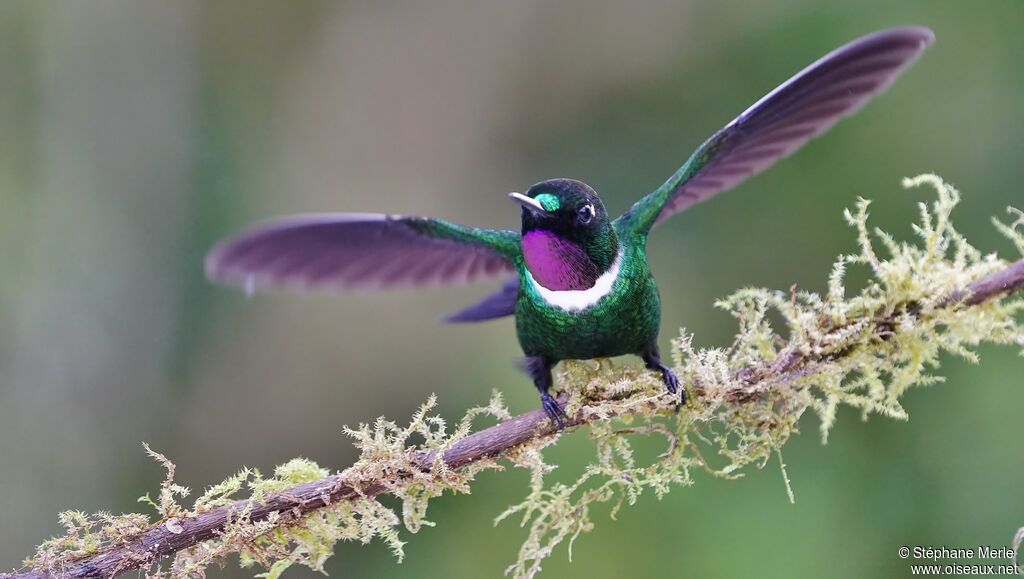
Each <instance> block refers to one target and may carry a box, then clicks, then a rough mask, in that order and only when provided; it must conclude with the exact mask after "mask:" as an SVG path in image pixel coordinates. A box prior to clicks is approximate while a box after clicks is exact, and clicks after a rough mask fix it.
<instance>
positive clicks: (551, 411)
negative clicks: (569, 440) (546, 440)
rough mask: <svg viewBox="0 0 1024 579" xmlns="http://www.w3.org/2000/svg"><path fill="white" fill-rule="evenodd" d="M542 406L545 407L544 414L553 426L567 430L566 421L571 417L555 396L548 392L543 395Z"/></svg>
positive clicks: (541, 397) (541, 398)
mask: <svg viewBox="0 0 1024 579" xmlns="http://www.w3.org/2000/svg"><path fill="white" fill-rule="evenodd" d="M540 405H541V406H543V407H544V412H545V413H546V414H547V415H548V418H550V419H551V424H555V425H558V428H559V429H562V428H565V421H566V420H568V419H569V416H568V415H567V414H566V413H565V410H563V409H562V406H561V405H560V404H559V403H558V401H557V400H555V398H554V397H553V396H551V395H550V394H548V393H547V392H545V393H543V394H541V395H540Z"/></svg>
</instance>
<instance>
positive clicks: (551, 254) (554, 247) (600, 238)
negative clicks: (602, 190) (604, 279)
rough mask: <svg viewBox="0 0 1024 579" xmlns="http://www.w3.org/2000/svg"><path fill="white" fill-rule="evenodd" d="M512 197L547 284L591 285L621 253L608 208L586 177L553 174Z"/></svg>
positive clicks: (529, 258) (532, 263)
mask: <svg viewBox="0 0 1024 579" xmlns="http://www.w3.org/2000/svg"><path fill="white" fill-rule="evenodd" d="M509 197H510V198H511V199H512V200H513V201H515V202H517V203H519V204H520V205H522V207H523V209H522V222H523V228H522V232H523V241H522V245H523V257H524V259H525V261H526V266H527V268H528V269H529V270H530V273H531V274H532V275H533V277H534V279H535V280H536V281H538V282H539V283H540V284H541V285H543V286H544V287H546V288H548V289H551V290H582V289H587V288H590V287H591V286H593V285H594V282H595V281H596V280H597V278H598V277H599V276H600V275H601V274H602V273H604V272H605V271H607V270H608V269H609V268H610V267H611V265H612V263H613V262H614V261H615V259H616V257H617V256H618V249H619V247H618V240H617V239H616V236H615V230H614V228H613V227H612V223H611V220H610V219H609V218H608V213H607V212H606V211H605V209H604V204H603V203H601V199H600V198H599V197H598V196H597V193H595V192H594V190H593V189H592V188H590V186H589V185H587V184H586V183H583V182H581V181H576V180H574V179H550V180H548V181H542V182H540V183H537V184H536V185H534V186H533V187H530V189H529V190H528V191H527V192H526V193H525V194H522V193H509Z"/></svg>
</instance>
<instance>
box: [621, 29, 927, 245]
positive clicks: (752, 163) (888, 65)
mask: <svg viewBox="0 0 1024 579" xmlns="http://www.w3.org/2000/svg"><path fill="white" fill-rule="evenodd" d="M933 40H934V35H933V33H932V31H931V30H929V29H927V28H921V27H903V28H893V29H890V30H883V31H881V32H876V33H874V34H870V35H868V36H864V37H861V38H859V39H857V40H854V41H853V42H850V43H849V44H846V45H844V46H842V47H840V48H838V49H836V50H834V51H832V52H830V53H829V54H827V55H825V56H824V57H822V58H820V59H819V60H818V61H817V62H815V63H814V64H811V65H810V66H808V67H807V68H805V69H804V70H802V71H800V72H799V73H797V74H796V75H795V76H793V77H792V78H790V79H789V80H787V81H786V82H784V83H783V84H782V85H780V86H779V87H778V88H776V89H775V90H773V91H771V92H770V93H768V94H767V95H765V96H764V97H763V98H762V99H761V100H759V101H757V102H756V103H754V105H753V106H751V107H750V108H748V109H747V110H746V111H744V112H743V114H741V115H740V116H738V117H736V119H734V120H733V121H732V122H730V123H729V124H728V125H726V126H725V127H724V128H722V129H721V130H720V131H718V132H717V133H715V134H714V135H712V136H711V138H710V139H708V140H707V141H705V142H704V144H702V145H701V146H700V147H699V148H698V149H697V150H696V151H695V152H694V153H693V155H692V156H691V157H690V158H689V159H688V160H687V161H686V163H685V164H684V165H683V166H682V167H680V169H679V170H678V171H676V173H675V174H674V175H672V177H670V178H669V180H668V181H666V182H665V184H664V185H662V186H661V187H660V188H659V189H658V190H657V191H655V192H653V193H651V194H650V195H648V196H647V197H644V198H643V199H641V200H640V201H639V202H637V204H636V205H634V206H633V208H632V209H630V210H629V212H627V213H626V214H625V215H623V217H622V218H620V219H622V220H623V223H624V224H626V225H628V226H629V227H631V228H632V229H633V230H635V231H639V232H646V231H648V230H649V229H650V227H652V226H653V225H654V224H656V223H660V222H661V221H664V220H665V219H667V218H668V217H670V216H671V215H673V214H675V213H678V212H680V211H682V210H684V209H686V208H687V207H689V206H691V205H693V204H694V203H697V202H700V201H703V200H705V199H707V198H708V197H711V196H712V195H715V194H716V193H719V192H721V191H724V190H726V189H729V188H731V187H734V186H735V185H737V184H738V183H740V182H741V181H743V180H744V179H746V178H748V177H750V176H752V175H755V174H757V173H759V172H761V171H763V170H764V169H766V168H768V167H769V166H770V165H771V164H773V163H774V162H775V161H778V160H779V159H781V158H783V157H785V156H787V155H789V154H791V153H793V152H794V151H796V150H797V149H799V148H800V147H801V146H803V145H804V144H805V143H806V142H807V141H809V140H810V139H812V138H814V137H815V136H817V135H820V134H822V133H824V132H825V131H827V130H828V129H830V128H831V127H832V126H833V125H834V124H835V123H836V122H838V121H839V120H840V119H842V118H843V117H846V116H849V115H852V114H853V113H855V112H857V110H859V109H860V108H861V107H862V106H864V105H865V104H866V103H867V102H868V101H869V100H870V99H871V97H873V96H875V95H876V94H878V93H880V92H882V91H883V90H885V89H886V88H887V87H888V86H889V85H890V84H891V83H892V82H893V81H894V80H895V79H896V77H897V76H899V74H900V73H901V72H902V71H903V70H904V69H906V68H907V67H908V66H910V65H911V64H912V63H913V62H914V61H915V60H916V59H917V57H918V56H920V54H921V52H922V51H923V50H924V49H925V48H926V47H927V46H928V45H929V44H931V43H932V41H933Z"/></svg>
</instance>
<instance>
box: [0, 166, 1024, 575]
mask: <svg viewBox="0 0 1024 579" xmlns="http://www.w3.org/2000/svg"><path fill="white" fill-rule="evenodd" d="M920 184H928V185H930V186H932V187H933V188H934V189H935V191H936V193H937V196H938V199H937V201H935V202H934V203H933V204H931V205H925V204H922V205H921V218H920V222H919V223H918V224H917V225H915V227H914V232H915V233H916V234H917V236H918V237H920V243H918V244H909V243H902V244H901V243H897V242H896V241H895V239H894V238H893V237H892V236H890V235H888V234H887V233H885V232H882V231H879V230H874V231H870V232H869V230H868V227H867V217H868V214H867V207H868V202H867V201H864V200H862V201H861V202H860V203H859V204H858V206H857V210H856V211H855V212H848V213H847V215H846V217H847V220H848V221H849V222H850V224H851V225H852V226H853V227H854V228H855V229H856V231H857V234H858V235H857V237H858V242H859V246H860V252H859V253H858V254H855V255H847V256H842V257H841V258H840V259H839V260H838V261H837V262H836V264H835V266H834V268H833V272H832V275H831V276H830V278H829V284H828V292H827V294H826V295H824V296H820V295H817V294H813V293H809V292H799V291H796V290H795V289H793V290H791V291H790V292H788V293H786V292H773V291H768V290H754V289H748V290H742V291H740V292H737V293H736V294H734V295H733V296H731V297H730V298H728V299H726V300H722V301H721V302H719V303H718V304H717V305H718V306H719V307H721V308H723V309H726V310H727V311H729V312H730V313H731V314H732V315H733V316H734V317H736V318H737V320H738V321H739V325H740V330H739V333H738V335H737V338H736V341H735V342H734V344H733V345H732V346H730V347H729V348H713V349H703V350H695V349H694V348H693V346H692V343H691V342H692V337H691V336H689V335H687V334H685V333H684V334H682V335H681V337H680V338H679V339H677V340H676V341H675V342H674V348H673V350H674V354H675V358H676V360H675V371H676V372H677V373H678V375H679V376H680V377H681V378H683V379H684V381H685V383H686V384H687V385H688V387H689V389H690V392H691V394H692V399H691V402H690V403H689V404H688V405H687V407H685V408H684V409H682V410H681V411H680V412H678V413H675V412H673V399H672V397H670V396H667V395H665V394H664V392H663V390H664V388H663V386H662V385H661V384H660V382H659V381H658V380H657V379H656V378H653V377H651V376H650V375H649V373H647V372H644V371H643V370H639V369H637V368H634V367H629V366H611V365H610V364H605V363H603V362H600V361H599V362H598V363H597V365H596V368H595V367H594V364H593V363H575V364H569V365H567V366H566V368H565V370H564V371H563V372H562V375H561V376H560V378H561V381H560V382H561V384H562V386H563V388H564V390H565V392H563V394H562V395H561V401H562V403H563V404H565V405H566V406H567V408H568V410H569V412H570V415H571V416H572V419H571V420H570V421H569V422H568V428H575V427H578V426H580V425H584V424H585V425H588V426H589V433H590V436H591V438H592V439H593V441H594V444H595V448H596V459H595V461H594V462H593V463H592V464H591V465H590V466H589V467H587V469H586V470H585V471H584V472H583V473H582V474H581V475H580V476H579V478H578V479H577V480H576V482H575V483H573V484H568V485H567V484H555V485H552V486H550V487H548V486H546V485H545V480H544V477H545V474H546V473H547V472H549V471H550V470H551V469H552V468H553V467H552V466H551V465H548V464H546V463H544V461H543V458H542V455H541V450H542V449H543V448H544V447H545V446H547V445H549V444H551V443H553V442H554V441H556V440H557V439H558V437H559V436H560V435H561V432H560V431H557V430H556V429H554V428H553V427H552V425H551V424H550V423H549V422H548V420H547V418H546V417H545V414H544V413H543V412H542V411H541V410H534V411H531V412H527V413H525V414H521V415H519V416H515V417H510V416H509V415H508V412H507V411H506V410H505V408H504V406H503V405H502V403H501V399H500V396H498V395H497V394H495V395H494V397H493V398H492V400H491V403H490V404H489V405H488V406H486V407H483V408H476V409H473V410H471V411H470V412H468V413H467V415H466V416H465V417H464V418H463V419H462V420H461V421H460V422H459V423H458V424H457V425H456V427H455V428H454V429H452V431H451V432H448V431H447V428H446V424H445V422H444V421H443V420H442V419H441V418H440V417H437V416H433V415H430V414H429V413H430V411H431V410H432V408H433V406H434V399H433V398H431V400H430V401H429V402H428V403H427V404H425V405H424V406H423V407H422V408H421V409H420V411H419V412H417V414H416V415H415V416H413V419H412V421H411V422H410V424H409V425H408V426H406V427H400V426H398V425H397V424H395V423H393V422H389V421H385V420H383V419H379V420H378V421H377V422H376V423H375V424H373V425H372V426H371V425H362V426H361V427H360V428H359V429H356V430H349V431H348V433H349V434H350V435H351V436H352V437H353V438H354V439H355V444H356V446H357V447H358V448H359V450H360V451H361V456H360V459H359V461H358V462H357V463H356V464H354V465H353V466H352V467H350V468H348V469H346V470H344V471H342V472H340V473H337V474H333V475H332V474H329V473H328V472H327V471H326V470H324V469H322V468H320V467H318V466H317V465H315V464H313V463H311V462H310V461H306V460H303V459H296V460H293V461H291V462H289V463H287V464H285V465H282V466H281V467H278V469H277V470H276V471H275V473H274V475H273V476H271V477H263V476H262V475H260V474H259V473H258V472H256V471H251V470H243V471H242V472H240V473H239V474H238V475H236V476H234V477H231V478H229V479H228V480H226V481H224V482H222V483H220V484H218V485H215V486H213V487H211V488H210V489H208V490H207V491H206V492H205V493H204V494H203V495H202V496H201V497H200V498H199V499H198V500H197V501H195V504H194V505H193V506H192V507H190V508H186V507H185V506H183V505H181V504H179V500H180V498H182V497H184V496H186V495H187V494H188V489H185V488H182V487H180V486H177V485H175V484H174V482H173V474H174V466H173V464H172V463H171V462H170V461H169V460H167V459H166V458H164V457H163V456H162V455H159V454H157V453H155V452H153V451H150V450H149V449H148V447H147V451H149V452H150V454H151V455H152V456H153V457H154V458H156V459H157V460H158V461H160V462H161V463H162V464H163V465H164V466H165V468H166V469H167V471H168V476H167V478H166V481H165V483H164V484H163V486H162V487H161V489H160V493H159V496H158V500H151V499H149V498H148V497H145V500H146V501H147V502H149V503H150V504H151V505H152V506H153V507H154V508H155V509H156V511H157V512H158V514H159V515H160V519H159V520H158V521H156V522H150V521H149V518H148V517H146V516H144V515H138V514H129V515H110V514H106V513H98V514H95V515H85V514H84V513H81V512H77V511H75V512H68V513H63V514H62V515H61V523H62V524H63V525H64V526H65V528H66V529H67V533H66V534H65V535H64V536H60V537H56V538H54V539H51V540H50V541H47V542H46V543H44V544H43V545H41V546H40V547H39V549H38V551H37V554H36V556H35V557H34V558H32V559H30V560H29V561H27V562H26V565H27V567H28V568H29V569H28V570H24V571H20V572H14V573H9V574H0V579H44V578H45V579H68V578H107V577H113V576H115V575H118V574H120V573H124V572H127V571H132V570H146V572H147V575H149V576H161V575H170V576H172V577H192V576H201V575H202V574H203V570H204V569H205V568H206V567H207V566H208V565H210V564H213V563H221V562H223V560H224V558H225V557H226V556H227V555H229V554H232V553H238V554H240V555H241V562H242V564H243V565H244V566H248V565H252V564H258V565H260V566H262V567H264V568H265V569H266V570H267V571H266V573H264V574H263V576H265V577H268V578H270V579H276V578H277V577H278V576H279V575H280V574H281V573H282V572H283V571H284V570H285V569H287V568H288V567H289V566H290V565H292V564H304V565H307V566H310V567H312V568H314V569H321V568H322V565H323V563H324V561H325V560H326V559H327V558H328V557H329V556H330V554H331V553H332V552H333V546H334V544H335V542H336V541H338V540H358V541H361V542H368V541H369V540H371V539H373V538H380V539H382V540H384V541H385V542H386V543H388V544H389V545H390V546H391V548H392V549H393V550H394V551H395V553H396V554H397V555H398V556H399V558H401V548H402V544H403V543H402V542H401V541H400V540H399V538H398V534H397V530H396V527H397V526H398V525H399V524H400V523H404V526H405V527H406V529H408V530H409V531H411V532H416V531H417V530H418V529H419V528H420V526H421V525H430V524H432V523H430V522H429V521H426V520H425V519H424V515H425V512H426V505H427V501H428V500H429V499H430V498H432V497H435V496H438V495H440V494H441V493H443V492H445V491H452V492H465V491H467V490H468V488H469V486H468V485H469V483H470V482H471V481H472V479H473V477H474V475H475V474H476V473H478V472H480V471H481V470H483V469H488V468H501V463H499V461H500V460H504V461H510V462H511V463H512V464H515V465H517V466H522V467H526V468H528V469H530V471H531V473H532V477H531V492H530V494H529V496H528V497H527V498H526V500H525V501H524V502H523V503H522V504H520V505H516V506H513V507H511V508H510V509H508V510H507V511H506V512H505V513H503V514H502V515H501V516H500V517H499V520H501V519H504V518H507V517H510V516H512V515H519V516H522V524H523V525H529V528H530V531H529V536H528V538H527V540H526V542H525V543H524V545H523V547H522V549H521V550H520V554H519V558H518V560H517V562H516V563H515V564H514V565H513V566H511V567H510V568H509V572H511V573H512V574H514V575H515V576H516V577H532V576H533V575H535V574H536V573H537V572H539V571H540V565H541V562H542V561H543V560H544V559H545V558H546V557H547V556H548V555H550V554H551V552H552V551H553V549H554V548H555V547H556V546H557V545H559V544H560V543H562V542H563V541H566V540H568V541H569V544H570V554H571V543H572V541H573V540H574V539H575V538H576V537H577V536H578V535H579V534H580V533H582V532H586V531H589V530H590V529H591V528H592V526H593V523H592V521H591V519H590V516H589V508H590V506H591V505H592V504H596V503H606V502H609V501H613V500H615V502H616V504H615V507H614V509H613V511H612V514H613V515H614V513H615V512H616V511H617V510H618V508H620V507H621V506H622V505H624V504H627V503H628V504H632V503H633V502H635V501H636V500H637V498H638V497H639V496H640V494H641V493H642V492H644V490H645V489H650V490H652V491H653V492H654V493H655V494H656V495H657V496H659V497H660V496H662V495H663V494H665V493H666V492H668V491H669V490H670V489H671V488H672V487H673V486H674V485H679V484H684V485H685V484H690V483H691V482H692V479H691V475H690V469H691V468H694V467H696V468H700V469H703V470H705V471H707V472H709V473H711V474H712V475H714V476H718V477H722V478H735V477H737V476H741V475H742V472H741V469H742V468H743V467H745V466H747V465H750V464H753V465H755V466H758V467H760V466H764V464H766V462H767V461H768V460H769V459H771V458H772V457H778V459H779V464H780V466H781V468H782V471H783V476H784V480H785V482H786V487H787V490H788V489H789V481H788V478H785V465H784V463H783V462H782V455H781V448H782V446H783V445H784V444H785V442H786V441H787V440H788V438H789V436H790V435H791V434H793V433H795V432H796V427H797V423H798V421H799V420H800V418H801V416H802V415H803V413H804V412H805V411H806V410H808V409H811V410H813V411H814V412H815V413H817V414H818V416H819V417H820V420H821V432H822V437H823V439H824V438H825V437H826V436H827V434H828V431H829V429H830V428H831V426H832V423H833V421H834V418H835V414H836V409H837V407H838V406H839V405H841V404H845V405H851V406H854V407H857V408H860V409H861V410H862V412H863V413H864V414H865V415H867V414H868V413H883V414H886V415H888V416H892V417H895V418H905V416H906V413H905V411H904V409H903V408H902V406H900V404H899V399H900V396H901V395H902V394H903V392H904V391H905V390H906V389H907V388H908V387H910V386H913V385H917V384H928V383H932V382H935V381H938V380H939V379H940V378H938V377H935V376H931V375H929V374H928V373H926V370H927V369H929V368H934V367H937V365H938V356H939V354H940V353H941V352H944V351H945V352H952V353H955V354H958V355H961V356H964V357H966V358H968V359H970V360H975V359H976V355H975V354H974V353H973V351H972V350H971V348H972V347H973V346H975V345H977V344H978V343H981V342H983V341H987V342H994V343H1004V344H1017V345H1021V346H1024V326H1022V324H1021V322H1020V321H1019V320H1018V317H1019V316H1018V314H1019V312H1020V311H1022V310H1024V300H1020V299H1013V298H1010V296H1011V294H1014V293H1015V292H1019V291H1021V290H1024V259H1021V260H1018V261H1015V262H1012V263H1010V262H1006V261H1003V260H1000V259H997V258H996V257H995V255H982V254H981V253H980V252H979V251H977V250H976V249H974V248H973V247H972V246H970V245H969V244H968V243H967V241H966V240H965V239H964V238H963V237H962V236H961V235H960V234H959V233H958V232H957V231H956V230H955V229H953V227H952V225H951V223H950V220H949V216H950V213H951V211H952V209H953V208H954V207H955V206H956V204H957V202H958V201H959V194H958V193H957V192H956V190H954V189H953V188H952V187H950V186H948V185H946V184H945V183H943V182H942V181H941V180H940V179H938V178H937V177H934V176H922V177H918V178H916V179H914V180H908V182H907V183H906V185H907V186H916V185H920ZM1011 211H1013V212H1015V215H1016V216H1017V220H1016V221H1015V222H1014V223H1012V224H1009V225H1005V224H1002V223H1000V222H998V221H997V222H996V226H997V228H998V229H999V230H1000V231H1001V232H1002V233H1004V234H1005V235H1006V236H1007V237H1008V238H1009V239H1010V240H1011V241H1012V242H1013V243H1014V245H1015V246H1016V248H1017V250H1018V251H1019V252H1020V253H1021V254H1024V233H1022V232H1020V231H1019V229H1020V227H1021V226H1022V224H1024V214H1021V213H1020V212H1019V211H1016V210H1011ZM874 242H879V243H880V244H881V245H882V246H883V247H884V249H885V250H886V251H887V252H888V257H887V258H884V259H883V258H882V257H880V256H879V252H878V251H876V249H875V247H874ZM851 264H861V265H864V266H866V267H868V268H869V269H870V270H871V272H872V274H873V278H872V280H871V281H869V283H868V284H867V286H866V287H865V288H864V289H863V290H861V291H860V292H859V293H858V294H857V295H855V296H852V297H847V296H846V295H845V294H846V289H845V288H844V286H843V280H844V276H845V271H846V268H847V266H848V265H851ZM1008 298H1009V299H1008ZM769 310H775V311H776V312H777V313H778V314H780V315H781V316H782V318H783V319H784V321H785V329H784V331H776V330H774V329H773V328H772V325H771V323H770V322H769V317H768V312H769ZM783 335H785V337H783ZM481 414H488V415H492V416H494V417H496V418H497V419H498V420H499V421H500V422H499V423H498V424H497V425H495V426H491V427H490V428H486V429H483V430H480V431H478V432H475V433H472V434H471V433H470V432H471V430H472V428H471V427H472V423H473V421H474V419H475V418H476V417H477V416H479V415H481ZM647 434H658V435H661V436H664V437H665V439H666V440H667V450H666V452H665V453H664V454H663V455H662V456H661V457H659V458H658V459H656V460H655V461H653V462H651V463H650V464H643V465H640V464H637V460H636V459H635V458H634V456H633V452H632V449H631V446H630V438H631V437H634V436H644V435H647ZM412 439H417V440H421V441H422V442H415V443H414V442H413V441H412ZM702 449H703V450H702ZM709 449H710V450H713V451H715V452H716V453H717V455H718V456H719V457H720V458H721V459H722V460H724V461H725V464H724V465H723V466H719V467H715V466H712V464H711V462H709V461H708V460H706V459H705V455H706V454H707V452H708V450H709ZM245 489H248V492H249V496H248V498H246V499H244V500H237V499H235V498H234V497H235V496H237V494H239V493H240V492H242V491H243V490H245ZM789 492H790V498H791V499H792V491H791V490H790V491H789ZM382 493H389V494H393V495H395V496H397V497H399V498H400V499H401V500H402V503H403V512H402V516H401V517H399V515H398V514H396V513H395V512H393V511H392V510H391V509H389V508H387V507H385V506H384V505H382V504H381V503H380V502H378V501H377V500H376V499H375V498H374V497H375V496H376V495H378V494H382ZM168 560H169V561H170V563H169V565H165V566H164V567H166V568H163V567H162V566H161V563H162V562H166V561H168Z"/></svg>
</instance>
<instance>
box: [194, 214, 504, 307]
mask: <svg viewBox="0 0 1024 579" xmlns="http://www.w3.org/2000/svg"><path fill="white" fill-rule="evenodd" d="M518 246H519V234H518V233H515V232H513V231H496V230H489V229H477V228H474V227H464V226H461V225H455V224H452V223H448V222H445V221H441V220H440V219H429V218H425V217H400V216H394V215H379V214H369V213H337V214H315V215H300V216H294V217H284V218H278V219H273V220H270V221H267V222H265V223H262V224H258V225H255V226H253V227H252V228H250V229H248V230H246V231H243V232H242V233H240V234H238V235H236V236H234V237H232V238H230V239H228V240H227V241H225V242H223V243H221V244H219V245H218V246H217V247H215V248H214V249H213V251H211V252H210V254H209V255H208V256H207V259H206V273H207V275H208V276H209V277H210V278H212V279H216V280H218V281H222V282H225V283H228V284H232V285H238V286H244V287H246V288H249V289H253V288H266V287H278V286H289V287H301V288H339V289H347V288H380V289H383V288H390V287H400V286H422V285H429V284H452V283H461V282H468V281H473V280H476V279H480V278H484V277H490V276H495V275H498V274H501V273H507V272H511V271H513V263H512V256H513V255H514V254H515V252H516V251H518Z"/></svg>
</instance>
